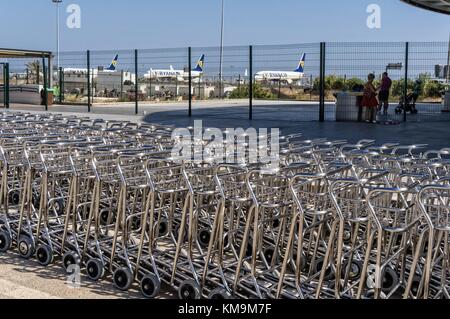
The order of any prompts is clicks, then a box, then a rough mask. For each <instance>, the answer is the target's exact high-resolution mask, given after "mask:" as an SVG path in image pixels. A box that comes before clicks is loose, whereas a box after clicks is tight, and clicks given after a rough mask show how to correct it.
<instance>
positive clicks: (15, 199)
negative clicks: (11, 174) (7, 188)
mask: <svg viewBox="0 0 450 319" xmlns="http://www.w3.org/2000/svg"><path fill="white" fill-rule="evenodd" d="M9 203H10V204H11V205H13V206H16V205H19V203H20V192H19V191H12V192H11V193H9Z"/></svg>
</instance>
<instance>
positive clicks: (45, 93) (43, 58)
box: [42, 57, 48, 111]
mask: <svg viewBox="0 0 450 319" xmlns="http://www.w3.org/2000/svg"><path fill="white" fill-rule="evenodd" d="M42 74H43V75H44V105H45V110H46V111H48V94H47V69H46V66H45V57H42Z"/></svg>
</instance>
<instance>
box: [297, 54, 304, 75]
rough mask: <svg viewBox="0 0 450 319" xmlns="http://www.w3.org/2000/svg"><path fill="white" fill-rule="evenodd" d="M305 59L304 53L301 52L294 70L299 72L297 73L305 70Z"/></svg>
mask: <svg viewBox="0 0 450 319" xmlns="http://www.w3.org/2000/svg"><path fill="white" fill-rule="evenodd" d="M305 61H306V54H305V53H303V55H302V58H301V59H300V62H299V63H298V66H297V69H295V72H299V73H304V72H305Z"/></svg>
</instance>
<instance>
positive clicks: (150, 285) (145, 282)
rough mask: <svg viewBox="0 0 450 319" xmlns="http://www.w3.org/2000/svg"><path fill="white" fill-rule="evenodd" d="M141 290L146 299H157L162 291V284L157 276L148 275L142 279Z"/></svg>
mask: <svg viewBox="0 0 450 319" xmlns="http://www.w3.org/2000/svg"><path fill="white" fill-rule="evenodd" d="M140 289H141V293H142V295H143V296H144V297H145V298H155V297H156V296H157V295H158V294H159V290H160V289H161V282H160V281H159V279H158V277H156V275H154V274H148V275H145V276H144V278H142V280H141V284H140Z"/></svg>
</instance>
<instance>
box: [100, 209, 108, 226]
mask: <svg viewBox="0 0 450 319" xmlns="http://www.w3.org/2000/svg"><path fill="white" fill-rule="evenodd" d="M108 218H109V210H102V211H101V212H100V223H101V224H102V225H103V226H104V225H107V224H108Z"/></svg>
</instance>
